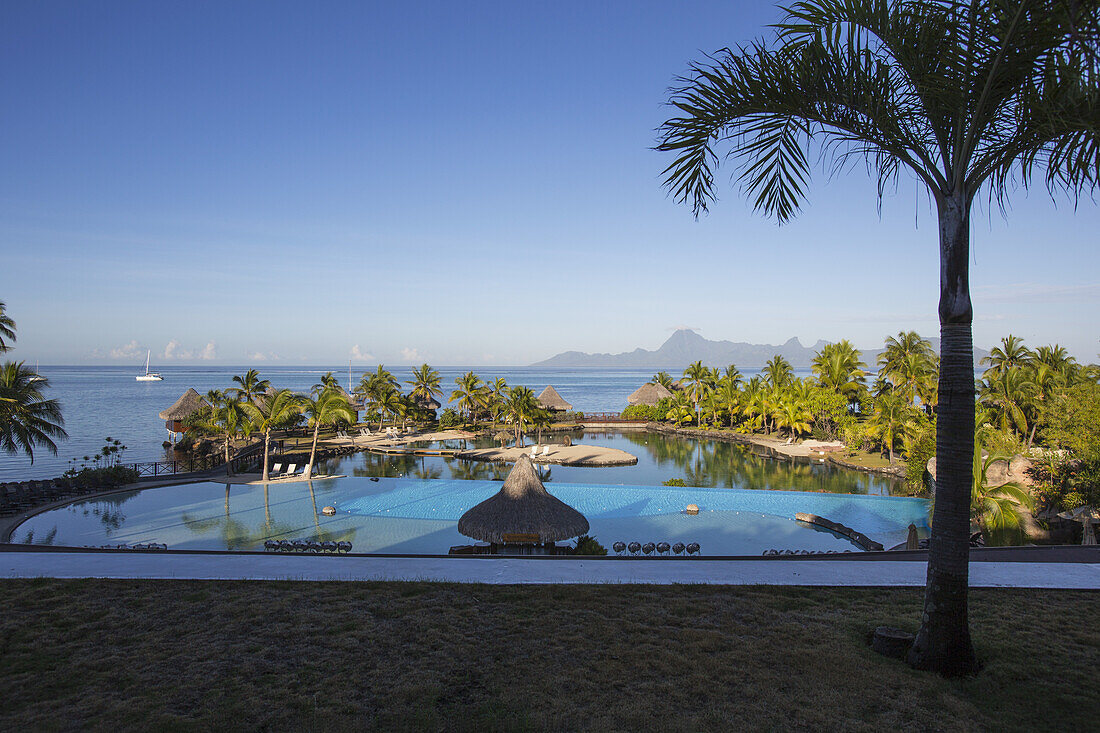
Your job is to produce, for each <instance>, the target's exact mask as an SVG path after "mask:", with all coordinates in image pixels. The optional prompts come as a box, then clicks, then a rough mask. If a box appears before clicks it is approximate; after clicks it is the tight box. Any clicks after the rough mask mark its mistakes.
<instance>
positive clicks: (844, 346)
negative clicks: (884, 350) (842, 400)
mask: <svg viewBox="0 0 1100 733" xmlns="http://www.w3.org/2000/svg"><path fill="white" fill-rule="evenodd" d="M866 368H867V364H866V363H864V362H863V360H862V359H861V358H860V353H859V350H858V349H856V348H855V347H854V346H852V345H851V344H850V343H849V342H848V340H847V339H844V340H843V341H841V342H840V343H836V344H826V345H825V346H823V347H822V348H821V351H819V352H817V354H815V355H814V360H813V373H814V375H816V376H817V382H818V384H820V385H821V386H822V387H824V388H826V389H830V390H832V391H834V392H836V393H838V394H842V395H844V396H845V397H846V398H847V399H848V402H849V403H850V404H853V403H855V402H857V401H858V400H859V395H860V393H862V392H863V390H864V389H866V388H867V372H866V371H865V369H866Z"/></svg>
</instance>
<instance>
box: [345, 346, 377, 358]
mask: <svg viewBox="0 0 1100 733" xmlns="http://www.w3.org/2000/svg"><path fill="white" fill-rule="evenodd" d="M350 356H351V360H352V361H374V354H369V353H367V352H366V351H363V350H361V349H360V348H359V344H356V345H355V346H352V347H351V352H350Z"/></svg>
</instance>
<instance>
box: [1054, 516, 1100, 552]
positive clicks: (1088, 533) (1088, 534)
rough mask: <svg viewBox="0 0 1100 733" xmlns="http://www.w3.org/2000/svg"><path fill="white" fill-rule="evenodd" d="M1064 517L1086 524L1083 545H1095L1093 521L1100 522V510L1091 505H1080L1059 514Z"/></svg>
mask: <svg viewBox="0 0 1100 733" xmlns="http://www.w3.org/2000/svg"><path fill="white" fill-rule="evenodd" d="M1058 516H1059V517H1061V518H1062V519H1072V520H1073V521H1075V522H1080V523H1081V524H1083V525H1084V533H1083V534H1082V535H1081V544H1082V545H1095V544H1096V532H1095V530H1093V528H1092V523H1093V522H1100V510H1097V509H1096V507H1091V506H1080V507H1077V508H1076V509H1073V510H1071V511H1068V512H1062V513H1061V514H1059V515H1058Z"/></svg>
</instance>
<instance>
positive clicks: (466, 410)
mask: <svg viewBox="0 0 1100 733" xmlns="http://www.w3.org/2000/svg"><path fill="white" fill-rule="evenodd" d="M455 384H456V385H457V386H458V389H456V390H454V391H453V392H451V402H457V403H458V406H459V408H460V409H461V410H462V413H463V415H465V416H466V420H467V421H469V420H470V419H471V418H472V416H473V414H474V411H475V410H477V409H479V408H480V407H481V403H482V392H481V387H482V384H481V377H479V376H477V375H476V374H474V373H473V372H466V373H465V374H463V375H462V376H460V377H455Z"/></svg>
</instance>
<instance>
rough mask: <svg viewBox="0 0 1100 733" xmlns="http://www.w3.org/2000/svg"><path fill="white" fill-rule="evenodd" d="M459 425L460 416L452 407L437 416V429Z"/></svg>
mask: <svg viewBox="0 0 1100 733" xmlns="http://www.w3.org/2000/svg"><path fill="white" fill-rule="evenodd" d="M461 424H462V415H459V414H458V412H457V411H456V410H455V409H454V408H453V407H448V408H446V409H445V410H443V412H441V413H440V414H439V427H441V428H444V429H446V428H453V427H455V426H456V425H461Z"/></svg>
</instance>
